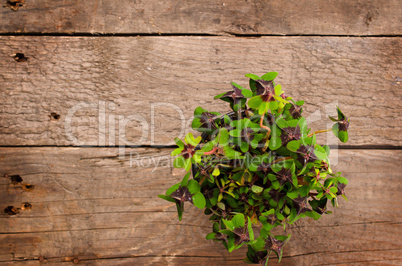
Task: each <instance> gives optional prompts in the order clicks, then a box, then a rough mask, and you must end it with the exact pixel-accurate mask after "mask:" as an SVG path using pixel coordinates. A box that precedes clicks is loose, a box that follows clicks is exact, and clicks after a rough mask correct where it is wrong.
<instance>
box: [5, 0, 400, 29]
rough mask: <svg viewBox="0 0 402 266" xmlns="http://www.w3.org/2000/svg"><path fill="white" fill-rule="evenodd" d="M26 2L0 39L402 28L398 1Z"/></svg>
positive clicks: (8, 11)
mask: <svg viewBox="0 0 402 266" xmlns="http://www.w3.org/2000/svg"><path fill="white" fill-rule="evenodd" d="M14 1H15V0H12V1H9V2H14ZM2 2H4V3H6V1H5V0H4V1H2ZM22 2H24V4H23V5H22V6H21V7H19V8H18V9H17V10H15V9H16V8H15V7H14V8H11V7H10V5H7V4H4V7H3V8H2V10H1V11H0V12H1V13H0V14H1V16H0V32H1V33H27V32H28V33H32V32H37V33H111V34H116V33H117V34H119V33H124V34H142V33H154V34H157V33H159V34H172V33H173V34H191V33H193V34H279V35H286V34H296V35H299V34H302V35H303V34H314V35H400V34H401V28H402V20H401V18H402V16H401V14H402V5H401V2H400V1H399V0H387V1H382V0H367V1H349V0H341V1H336V0H327V1H322V0H312V1H311V0H309V1H307V0H292V1H265V0H246V1H236V0H219V1H215V0H208V1H191V0H185V1H174V0H151V1H145V0H135V1H130V0H121V1H118V2H116V1H113V0H104V1H78V0H69V1H65V0H25V1H22ZM0 8H1V7H0Z"/></svg>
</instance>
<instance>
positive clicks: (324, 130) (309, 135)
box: [307, 128, 332, 137]
mask: <svg viewBox="0 0 402 266" xmlns="http://www.w3.org/2000/svg"><path fill="white" fill-rule="evenodd" d="M331 130H332V128H328V129H323V130H318V131H315V132H313V133H311V134H308V135H307V137H311V136H313V135H314V134H318V133H324V132H328V131H331Z"/></svg>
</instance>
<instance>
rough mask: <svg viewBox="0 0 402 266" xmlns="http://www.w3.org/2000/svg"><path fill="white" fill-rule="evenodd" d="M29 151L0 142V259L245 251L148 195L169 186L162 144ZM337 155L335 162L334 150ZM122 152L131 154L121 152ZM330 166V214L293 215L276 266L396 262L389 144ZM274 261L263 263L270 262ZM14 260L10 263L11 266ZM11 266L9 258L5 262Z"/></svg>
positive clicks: (396, 206) (138, 258) (149, 257)
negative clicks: (337, 176) (341, 182)
mask: <svg viewBox="0 0 402 266" xmlns="http://www.w3.org/2000/svg"><path fill="white" fill-rule="evenodd" d="M125 152H126V153H125V154H126V155H125V156H124V157H119V151H118V148H78V147H77V148H75V147H71V148H69V147H66V148H60V147H48V148H46V147H34V148H28V147H24V148H4V147H3V148H0V175H1V176H3V175H4V174H5V173H7V174H9V175H20V176H21V177H22V179H23V181H22V184H31V185H34V188H33V189H32V190H31V191H25V190H22V188H21V186H22V185H21V184H15V185H13V184H11V182H10V180H9V179H6V178H1V179H0V209H1V210H3V209H4V208H6V207H7V206H16V207H19V206H21V204H22V203H23V202H29V203H30V204H32V209H31V210H24V211H21V212H20V213H19V214H17V215H14V216H9V215H6V214H4V213H3V212H2V213H1V214H0V263H4V264H5V265H7V263H8V264H10V263H15V264H17V265H18V264H19V263H20V264H21V265H34V264H35V263H38V260H39V258H40V257H43V258H44V259H46V260H47V261H48V263H51V264H52V265H53V264H57V263H63V262H64V263H71V262H73V261H74V259H77V260H78V261H76V262H79V263H80V262H81V263H86V264H90V265H91V264H99V263H102V265H116V264H119V265H132V264H136V265H162V264H163V265H166V264H168V265H183V264H187V265H203V264H209V265H242V264H241V260H242V258H243V257H244V254H245V249H244V248H242V249H241V250H238V251H236V252H234V253H233V254H229V253H228V252H227V251H226V250H225V249H224V248H223V246H221V245H219V244H218V243H213V242H211V241H207V240H206V239H205V235H206V234H207V233H208V232H209V230H210V223H209V221H208V218H207V217H206V216H204V215H203V214H202V211H201V210H198V209H196V208H194V207H192V206H191V205H186V212H185V214H184V217H183V221H181V222H179V221H178V219H177V214H176V210H175V207H174V204H172V203H169V202H165V201H163V200H161V199H159V198H157V195H158V194H161V193H164V191H165V190H166V189H167V188H168V187H170V186H171V185H172V184H174V183H176V182H179V181H180V180H181V178H182V175H183V172H182V171H180V170H179V169H173V168H172V167H171V160H170V159H169V153H170V152H171V149H150V148H137V149H134V148H130V149H126V151H125ZM337 153H338V156H339V158H338V159H337V160H336V154H337ZM130 155H131V156H130ZM332 156H333V158H332V161H333V162H336V161H338V163H337V165H336V166H333V169H334V170H336V171H342V172H343V175H344V176H346V177H348V178H349V185H348V187H347V189H346V195H347V196H348V198H349V202H346V201H344V200H340V208H337V209H335V210H334V214H332V215H326V216H323V217H322V218H321V219H320V220H318V221H313V220H310V219H309V218H308V219H306V220H305V221H303V220H301V221H299V222H298V223H297V224H296V225H294V226H291V227H290V228H288V229H287V231H286V233H291V234H292V239H291V241H290V242H289V244H288V246H287V247H286V249H285V253H284V259H283V263H282V265H334V264H342V265H346V264H348V265H349V264H352V263H355V264H361V265H363V264H364V265H367V264H378V265H398V264H400V263H401V261H402V241H401V239H402V238H401V237H402V230H401V229H402V228H401V222H402V218H401V217H402V216H401V214H402V192H401V191H402V182H401V180H402V179H401V174H400V171H399V170H400V162H401V159H402V152H401V151H399V150H388V151H384V150H363V151H362V150H333V151H332ZM275 261H276V260H275V259H273V260H272V262H273V263H274V264H275ZM17 262H19V263H17ZM10 265H11V264H10Z"/></svg>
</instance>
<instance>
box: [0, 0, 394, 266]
mask: <svg viewBox="0 0 402 266" xmlns="http://www.w3.org/2000/svg"><path fill="white" fill-rule="evenodd" d="M1 2H2V5H1V6H0V8H1V10H0V34H1V35H0V93H1V102H0V176H4V175H5V174H8V175H20V176H21V177H22V179H23V181H22V182H20V183H16V184H13V183H12V182H11V180H10V179H7V178H0V210H1V214H0V264H2V265H3V264H4V265H14V264H15V265H20V264H21V265H37V264H39V263H48V264H51V265H54V264H64V263H67V264H68V263H70V264H71V263H82V264H87V265H92V264H94V265H95V264H96V265H97V264H99V265H243V264H242V258H243V257H244V254H245V249H244V248H242V249H241V250H238V251H236V252H233V253H232V254H229V253H228V252H227V251H226V250H224V248H223V247H222V246H221V245H218V244H216V243H213V242H211V241H207V240H205V235H206V234H207V233H208V232H209V230H210V224H209V221H208V219H207V217H205V216H203V215H202V212H200V211H199V210H197V209H195V208H192V206H188V207H187V210H186V213H185V215H184V218H183V221H182V222H178V221H177V217H176V213H175V207H174V206H172V204H169V203H167V202H164V201H163V200H160V199H158V198H157V195H158V194H161V193H163V192H164V191H165V190H166V189H167V188H168V187H169V186H170V185H171V184H173V183H174V182H177V181H178V180H180V179H181V177H182V172H181V171H179V170H177V169H173V168H172V167H171V159H170V158H169V154H170V152H171V150H172V140H173V138H174V137H175V136H177V135H180V134H183V132H184V131H188V130H189V129H188V123H189V121H191V116H192V112H193V110H194V108H195V107H196V106H199V105H200V106H202V107H204V108H207V109H210V110H215V111H222V112H225V111H227V110H228V109H226V107H225V106H223V107H222V106H220V103H219V102H218V101H214V100H213V99H212V98H213V96H215V95H216V94H218V93H220V92H223V91H225V90H228V89H229V88H230V85H229V82H230V81H235V82H237V83H239V84H242V85H244V86H246V85H247V79H246V78H244V74H246V73H249V72H251V73H255V74H263V73H265V72H267V71H277V72H279V77H278V81H279V83H281V84H282V86H283V88H284V90H285V91H286V92H287V94H289V95H292V96H294V98H296V99H304V100H306V101H307V103H306V110H305V111H306V114H307V117H308V120H309V122H310V125H311V127H313V128H314V129H319V128H321V129H322V128H325V127H326V126H327V124H326V123H327V120H326V119H325V116H326V115H327V114H329V113H330V114H333V107H334V106H335V105H336V104H339V105H340V106H341V107H342V109H344V111H345V112H346V113H347V114H349V115H350V116H351V121H352V122H351V127H350V142H348V143H347V145H343V144H342V145H338V143H337V142H336V141H334V139H333V138H330V137H329V135H326V134H323V135H322V136H320V141H323V142H327V143H329V144H331V145H332V146H334V148H335V149H334V150H333V151H332V152H333V154H332V156H333V162H334V164H336V166H335V169H336V170H338V171H342V172H343V174H344V176H346V177H348V178H349V180H350V183H349V186H348V188H347V190H346V193H347V196H348V198H349V202H345V201H343V200H341V201H340V208H339V209H335V210H334V214H333V215H328V216H324V217H323V218H322V219H320V220H319V221H311V220H306V221H300V222H299V223H297V225H295V226H292V227H290V228H289V229H288V233H291V234H292V240H291V241H290V242H289V244H288V246H287V248H286V249H285V253H284V257H283V261H282V262H281V264H280V265H338V264H340V265H349V264H353V265H368V264H376V265H402V240H401V238H402V226H401V222H402V192H401V191H402V175H401V174H400V169H401V162H402V151H401V144H402V139H401V133H402V118H401V117H402V108H401V94H402V90H401V81H402V72H401V69H402V68H401V67H402V63H401V62H402V38H401V32H402V2H401V0H386V1H384V0H381V1H380V0H366V1H360V0H338V1H334V0H327V1H323V0H311V1H306V0H298V1H264V0H245V1H235V0H225V1H221V0H214V1H212V0H205V1H191V0H181V1H173V0H149V1H142V0H135V1H128V0H121V1H112V0H103V1H77V0H63V1H62V0H41V1H40V0H25V1H23V0H19V1H17V0H8V1H6V0H2V1H1ZM122 146H124V147H122ZM29 185H32V186H31V187H30V186H29ZM24 202H28V203H30V204H31V205H32V208H31V209H30V210H29V209H26V210H21V211H20V213H18V214H16V215H8V214H6V213H4V212H3V210H4V209H5V208H6V207H7V206H15V207H18V208H19V207H21V205H22V204H23V203H24ZM272 264H274V265H275V264H276V260H275V259H272Z"/></svg>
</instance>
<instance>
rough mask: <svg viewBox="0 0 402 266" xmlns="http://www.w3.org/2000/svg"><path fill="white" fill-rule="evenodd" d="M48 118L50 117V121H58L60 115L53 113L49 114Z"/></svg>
mask: <svg viewBox="0 0 402 266" xmlns="http://www.w3.org/2000/svg"><path fill="white" fill-rule="evenodd" d="M49 117H50V120H59V119H60V115H59V114H57V113H54V112H52V113H50V115H49Z"/></svg>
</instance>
